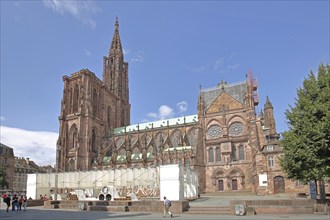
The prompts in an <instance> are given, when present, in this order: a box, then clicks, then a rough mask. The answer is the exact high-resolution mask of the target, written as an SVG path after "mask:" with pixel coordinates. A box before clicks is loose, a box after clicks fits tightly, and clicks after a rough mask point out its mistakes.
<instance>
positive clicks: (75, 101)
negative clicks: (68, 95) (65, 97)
mask: <svg viewBox="0 0 330 220" xmlns="http://www.w3.org/2000/svg"><path fill="white" fill-rule="evenodd" d="M73 93H74V94H73V100H72V106H73V112H77V111H78V102H79V86H78V84H76V85H75V87H74V91H73Z"/></svg>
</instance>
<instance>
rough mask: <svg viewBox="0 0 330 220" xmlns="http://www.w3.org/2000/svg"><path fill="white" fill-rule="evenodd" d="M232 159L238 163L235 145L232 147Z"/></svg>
mask: <svg viewBox="0 0 330 220" xmlns="http://www.w3.org/2000/svg"><path fill="white" fill-rule="evenodd" d="M231 159H232V161H236V160H237V157H236V147H235V146H234V145H232V146H231Z"/></svg>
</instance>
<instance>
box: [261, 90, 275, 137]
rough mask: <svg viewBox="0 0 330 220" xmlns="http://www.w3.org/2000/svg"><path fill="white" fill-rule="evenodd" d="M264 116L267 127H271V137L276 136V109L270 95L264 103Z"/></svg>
mask: <svg viewBox="0 0 330 220" xmlns="http://www.w3.org/2000/svg"><path fill="white" fill-rule="evenodd" d="M264 118H265V119H264V120H265V127H266V128H268V129H269V138H272V137H275V136H276V135H277V133H276V124H275V119H274V109H273V105H272V103H271V102H270V101H269V98H268V96H267V99H266V103H265V105H264Z"/></svg>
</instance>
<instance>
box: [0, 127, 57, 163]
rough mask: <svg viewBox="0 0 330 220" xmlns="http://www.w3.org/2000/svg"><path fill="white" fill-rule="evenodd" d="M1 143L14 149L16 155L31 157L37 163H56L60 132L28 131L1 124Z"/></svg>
mask: <svg viewBox="0 0 330 220" xmlns="http://www.w3.org/2000/svg"><path fill="white" fill-rule="evenodd" d="M0 130H1V143H2V144H5V145H7V146H8V147H11V148H13V149H14V155H15V156H16V157H24V158H30V160H33V161H34V162H35V163H36V164H37V165H39V166H43V165H52V166H54V165H55V161H56V153H55V152H56V142H57V138H58V133H55V132H47V131H28V130H24V129H20V128H10V127H5V126H0Z"/></svg>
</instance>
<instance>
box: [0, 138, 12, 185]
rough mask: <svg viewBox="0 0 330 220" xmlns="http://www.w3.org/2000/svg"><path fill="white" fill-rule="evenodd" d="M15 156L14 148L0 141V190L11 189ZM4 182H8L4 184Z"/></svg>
mask: <svg viewBox="0 0 330 220" xmlns="http://www.w3.org/2000/svg"><path fill="white" fill-rule="evenodd" d="M14 167H15V156H14V150H13V148H11V147H8V146H7V145H4V144H2V143H0V172H1V178H3V180H1V181H2V182H3V185H4V186H2V187H1V190H8V189H10V190H11V189H13V180H14ZM5 182H6V183H8V185H7V186H5Z"/></svg>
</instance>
